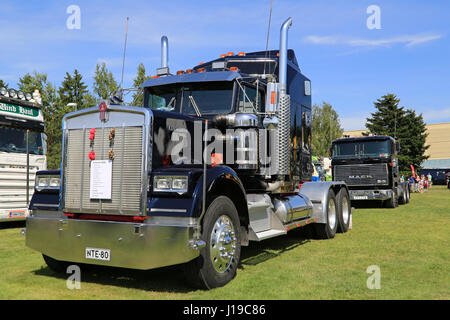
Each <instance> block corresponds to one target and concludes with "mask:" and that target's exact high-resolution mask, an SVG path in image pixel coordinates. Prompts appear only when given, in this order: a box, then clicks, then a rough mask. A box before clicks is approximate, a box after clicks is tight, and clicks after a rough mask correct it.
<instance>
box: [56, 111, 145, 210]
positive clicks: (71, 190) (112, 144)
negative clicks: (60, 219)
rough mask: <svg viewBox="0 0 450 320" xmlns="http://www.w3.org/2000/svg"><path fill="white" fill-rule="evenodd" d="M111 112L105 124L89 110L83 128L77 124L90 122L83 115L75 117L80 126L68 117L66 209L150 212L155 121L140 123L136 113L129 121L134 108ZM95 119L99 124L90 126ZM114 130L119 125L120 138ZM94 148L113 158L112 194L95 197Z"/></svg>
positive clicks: (100, 155)
mask: <svg viewBox="0 0 450 320" xmlns="http://www.w3.org/2000/svg"><path fill="white" fill-rule="evenodd" d="M142 109H143V108H141V110H142ZM113 111H114V110H113ZM109 113H110V121H107V122H106V123H105V124H104V126H102V123H101V122H100V121H98V113H95V114H94V115H92V114H88V115H84V116H85V117H89V116H90V117H89V120H88V123H89V124H88V125H87V126H84V127H83V128H77V124H79V123H82V122H84V121H80V119H77V120H76V121H74V122H75V124H74V125H71V119H68V120H67V121H66V122H67V124H66V126H67V127H68V128H66V129H65V130H64V135H65V136H64V159H63V161H64V162H63V163H64V165H63V195H62V196H63V211H64V212H67V213H85V214H110V215H143V214H145V201H146V191H147V179H148V178H147V172H148V170H149V167H150V164H149V160H148V159H149V158H150V157H149V154H148V150H151V140H150V141H149V140H148V137H149V134H148V132H149V126H145V125H136V123H135V122H136V119H135V118H136V115H135V114H134V115H131V117H132V118H133V116H134V118H133V119H132V120H133V121H130V120H127V117H130V114H129V113H126V112H123V113H122V112H109ZM143 113H144V114H147V113H148V112H147V111H146V112H143ZM147 116H149V115H147ZM92 117H95V118H94V119H95V120H96V121H92ZM114 118H116V121H114ZM111 119H112V121H111ZM142 119H144V117H142ZM142 119H141V121H142ZM119 121H120V122H119ZM127 122H128V123H127ZM139 122H140V121H139ZM142 122H144V121H142ZM146 122H148V121H146ZM90 124H94V126H89V125H90ZM133 124H134V125H133ZM71 127H73V128H71ZM92 128H95V129H96V130H95V138H94V140H93V143H92V144H91V140H89V137H90V130H91V129H92ZM112 129H114V138H113V139H112V140H111V139H110V135H111V130H112ZM92 151H95V160H111V159H112V179H111V180H112V181H111V197H110V199H93V198H91V193H90V190H91V187H92V186H91V165H92V162H91V160H92V159H90V158H89V153H90V152H92Z"/></svg>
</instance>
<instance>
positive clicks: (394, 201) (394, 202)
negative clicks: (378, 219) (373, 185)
mask: <svg viewBox="0 0 450 320" xmlns="http://www.w3.org/2000/svg"><path fill="white" fill-rule="evenodd" d="M385 205H386V207H387V208H397V207H398V196H397V193H396V192H395V191H394V192H393V193H392V197H391V198H390V199H388V200H386V203H385Z"/></svg>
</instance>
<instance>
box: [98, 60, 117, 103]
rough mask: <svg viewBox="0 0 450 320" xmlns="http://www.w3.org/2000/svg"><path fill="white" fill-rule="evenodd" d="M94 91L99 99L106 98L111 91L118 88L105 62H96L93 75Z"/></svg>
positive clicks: (113, 91)
mask: <svg viewBox="0 0 450 320" xmlns="http://www.w3.org/2000/svg"><path fill="white" fill-rule="evenodd" d="M93 86H94V93H95V94H96V95H97V97H98V98H100V99H103V100H105V99H108V98H109V97H110V96H111V95H112V94H113V93H115V92H116V91H117V90H118V89H119V85H118V84H117V82H116V80H115V79H114V76H113V74H112V72H110V71H108V69H107V68H106V64H105V63H104V62H103V63H102V64H101V65H99V64H97V66H96V68H95V75H94V85H93Z"/></svg>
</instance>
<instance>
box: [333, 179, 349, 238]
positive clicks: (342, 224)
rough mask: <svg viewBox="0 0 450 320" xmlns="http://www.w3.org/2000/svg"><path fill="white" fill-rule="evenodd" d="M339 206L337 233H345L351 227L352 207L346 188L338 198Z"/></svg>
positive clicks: (340, 191)
mask: <svg viewBox="0 0 450 320" xmlns="http://www.w3.org/2000/svg"><path fill="white" fill-rule="evenodd" d="M336 206H337V222H338V223H337V232H339V233H345V232H347V231H348V228H349V226H350V215H351V213H352V205H351V202H350V196H349V195H348V191H347V189H346V188H341V190H339V192H338V194H337V196H336Z"/></svg>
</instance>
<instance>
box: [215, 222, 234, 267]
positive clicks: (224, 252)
mask: <svg viewBox="0 0 450 320" xmlns="http://www.w3.org/2000/svg"><path fill="white" fill-rule="evenodd" d="M236 240H237V239H236V234H235V230H234V225H233V222H232V221H231V219H230V217H228V216H226V215H222V216H220V217H219V218H218V219H217V220H216V222H215V223H214V226H213V229H212V231H211V237H210V246H209V249H210V256H211V262H212V265H213V267H214V269H215V270H216V271H217V272H218V273H225V272H227V271H228V270H229V269H230V268H231V266H232V264H233V262H234V254H235V251H236Z"/></svg>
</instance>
